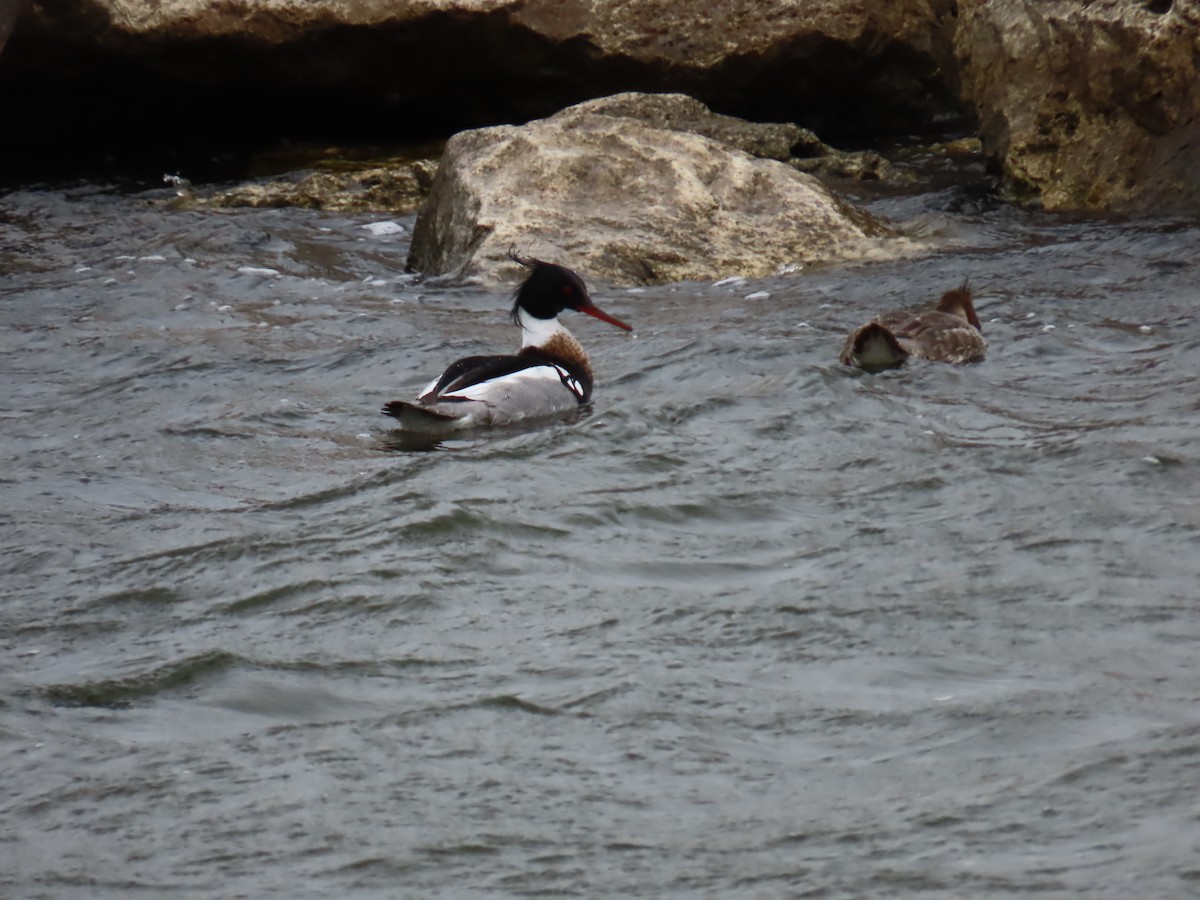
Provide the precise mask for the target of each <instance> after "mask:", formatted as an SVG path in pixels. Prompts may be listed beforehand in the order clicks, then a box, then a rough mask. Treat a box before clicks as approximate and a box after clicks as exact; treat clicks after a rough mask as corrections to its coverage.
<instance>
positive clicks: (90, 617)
mask: <svg viewBox="0 0 1200 900" xmlns="http://www.w3.org/2000/svg"><path fill="white" fill-rule="evenodd" d="M160 199H161V196H160V195H159V194H149V195H140V196H129V195H125V194H121V193H119V192H116V191H107V190H102V189H98V188H79V189H73V190H69V191H61V190H48V189H47V190H30V191H23V192H15V193H10V194H8V195H7V196H4V197H0V267H2V268H0V272H3V271H7V273H8V274H6V275H4V276H3V278H2V280H0V316H2V317H3V328H2V330H0V341H2V352H3V360H4V362H3V376H2V378H3V392H4V400H3V403H2V404H0V409H2V411H3V413H2V414H3V425H4V428H3V432H2V434H0V458H2V459H3V498H4V500H3V504H2V507H0V523H2V525H0V534H2V535H3V538H2V543H3V558H2V560H0V572H2V573H3V589H2V590H3V595H2V596H3V602H2V604H0V628H2V631H0V633H2V635H3V639H2V643H0V648H2V655H0V660H2V661H3V662H2V664H0V771H2V772H3V775H2V776H0V893H3V894H4V895H5V896H12V897H30V898H34V897H53V898H60V897H130V896H146V897H164V896H170V897H265V896H280V897H310V896H311V897H317V896H321V897H330V896H354V897H381V898H382V897H389V898H390V897H449V896H464V897H466V896H477V897H485V896H486V897H497V896H532V895H543V896H545V895H549V896H571V895H574V896H582V897H599V896H639V897H648V898H658V897H728V896H737V897H790V896H829V897H868V896H892V897H896V896H900V897H924V896H945V897H974V898H982V897H1026V896H1029V895H1031V894H1034V893H1040V894H1048V895H1051V896H1056V895H1062V896H1067V895H1069V896H1088V897H1114V898H1115V897H1120V898H1125V897H1130V896H1139V897H1180V896H1185V895H1195V892H1196V889H1197V884H1200V863H1198V862H1197V860H1198V859H1200V826H1198V823H1197V816H1196V805H1195V797H1194V794H1195V791H1194V788H1195V786H1196V785H1197V784H1198V783H1200V705H1198V700H1200V670H1198V668H1197V666H1196V660H1197V653H1198V651H1200V618H1198V613H1197V608H1196V607H1197V593H1198V592H1197V583H1198V581H1200V578H1198V576H1200V560H1198V558H1197V546H1198V544H1197V537H1198V536H1200V505H1198V503H1197V501H1198V499H1200V497H1198V495H1200V488H1198V484H1200V454H1198V452H1197V447H1198V446H1200V395H1198V392H1197V381H1196V376H1197V372H1198V369H1200V323H1198V320H1197V311H1198V309H1200V277H1198V271H1197V263H1196V252H1195V251H1196V247H1197V246H1198V240H1200V225H1198V224H1197V223H1194V222H1192V223H1189V222H1149V223H1145V222H1143V223H1111V222H1103V221H1067V220H1062V219H1052V218H1049V217H1045V216H1035V215H1027V214H1021V213H1016V212H1013V211H1011V210H1005V209H1003V208H999V209H986V208H985V209H979V208H977V207H975V206H974V205H973V204H971V203H964V202H962V198H961V197H959V196H958V195H957V194H955V193H954V192H953V191H949V192H946V193H945V194H934V195H926V196H923V197H917V198H896V199H893V200H880V201H878V202H877V203H876V210H877V211H879V212H881V213H883V214H885V215H891V216H893V217H896V218H898V219H901V220H904V221H906V222H908V223H909V227H910V228H913V229H916V230H917V231H918V232H920V233H922V234H924V235H925V236H926V237H928V238H929V239H930V240H931V241H933V242H935V243H936V244H937V246H938V247H939V248H940V249H937V250H934V251H931V252H930V253H929V254H927V255H924V256H921V257H919V258H916V259H912V260H906V261H900V262H894V263H887V264H877V265H870V266H850V267H844V268H827V269H817V270H814V271H811V272H807V273H804V274H801V275H798V276H792V277H789V278H779V279H764V280H756V281H752V282H741V281H733V282H728V283H723V284H717V285H712V284H681V285H673V286H666V287H658V288H648V289H645V290H641V291H626V290H618V289H606V288H604V287H603V286H601V285H595V286H594V291H593V293H594V295H595V297H596V299H597V301H598V302H599V303H600V304H601V305H602V306H604V307H605V308H606V309H608V310H610V311H611V312H612V313H613V314H615V315H618V316H620V317H621V318H623V319H625V320H627V321H629V322H631V323H633V324H634V325H635V326H636V328H637V333H636V336H634V337H628V336H626V335H624V334H622V333H619V332H617V331H616V330H615V329H609V328H606V327H605V326H603V325H602V324H600V323H596V322H593V321H591V320H589V319H586V318H584V317H576V318H575V319H573V320H572V321H571V322H570V323H569V324H570V325H571V326H572V327H573V328H574V330H575V333H576V334H577V335H579V336H580V337H581V338H582V339H583V341H584V343H585V344H586V345H587V346H588V347H589V349H590V351H591V354H592V358H593V364H594V366H595V368H596V371H597V390H596V397H595V404H594V408H593V409H591V410H590V411H588V412H586V413H585V414H583V415H581V416H579V417H577V418H575V419H574V420H569V421H563V422H555V423H550V424H548V425H547V426H546V427H542V428H535V429H528V430H521V431H513V432H500V433H495V434H493V435H490V436H487V437H482V438H472V439H469V440H462V441H457V442H452V443H450V444H448V445H446V446H444V447H443V448H441V449H439V450H437V451H434V452H420V453H411V452H389V451H388V450H386V449H385V448H384V446H383V445H382V444H381V442H380V438H381V436H382V435H383V431H384V429H385V428H386V424H387V422H388V421H389V420H386V419H384V418H383V417H381V416H379V415H378V412H377V410H378V407H379V405H380V403H381V402H382V401H384V400H388V399H393V398H395V397H405V396H409V395H411V394H412V393H413V392H415V391H416V390H417V389H418V388H419V387H420V386H421V385H423V384H424V383H425V382H426V381H427V380H428V379H429V378H430V377H431V376H432V375H433V374H435V373H436V372H438V371H440V369H441V368H442V367H443V366H444V365H445V364H446V363H447V362H449V361H450V360H452V359H454V358H456V357H458V356H461V355H465V354H467V353H472V352H480V351H487V350H494V349H504V348H507V347H510V346H513V345H514V344H515V341H516V338H517V336H516V334H515V331H514V329H513V328H512V326H511V325H510V324H508V322H507V318H506V315H505V312H506V309H507V305H508V302H509V301H508V299H507V296H506V295H505V293H504V292H503V291H494V290H484V289H480V288H476V287H471V286H453V285H441V286H439V285H436V284H431V283H425V284H419V283H415V282H414V280H413V279H412V278H411V277H410V276H408V275H406V274H405V273H404V271H403V265H404V258H405V255H406V249H407V247H406V235H405V234H400V235H386V234H385V235H376V234H375V233H373V232H372V231H371V230H368V229H365V228H364V227H363V226H364V225H366V224H369V223H370V222H371V221H373V220H375V219H379V218H382V217H379V216H375V217H358V218H346V217H339V216H337V215H330V214H322V213H313V212H302V211H296V210H259V211H252V210H248V211H239V212H213V211H208V212H196V211H192V212H184V211H172V210H168V209H166V208H165V207H164V206H163V205H162V204H161V202H159V200H160ZM152 201H153V202H152ZM403 224H406V225H408V226H411V224H412V223H411V220H403ZM583 274H584V275H585V277H586V274H587V273H583ZM964 276H969V277H970V278H971V279H972V281H973V282H974V285H975V288H976V292H977V296H978V298H979V303H978V305H979V310H980V314H981V317H982V318H983V320H984V327H985V332H986V334H987V336H988V338H989V341H990V342H991V343H990V350H989V354H988V358H987V360H986V361H985V362H984V363H982V364H980V365H977V366H971V367H965V368H952V367H947V366H939V365H930V364H926V365H914V366H911V367H909V368H906V369H904V370H901V371H898V372H893V373H888V374H884V375H879V376H864V375H861V374H859V373H855V372H852V371H849V370H847V369H845V368H843V367H841V366H839V365H838V364H837V362H836V359H837V352H838V349H839V347H840V344H841V340H842V337H843V335H844V334H845V332H846V331H847V330H848V329H849V328H850V327H851V326H853V325H855V324H858V323H859V322H860V321H862V320H863V319H865V318H867V317H868V316H869V315H871V314H873V313H874V312H876V311H878V310H879V309H882V308H887V307H892V306H897V305H904V304H908V303H912V302H917V301H921V300H924V299H927V298H932V297H934V296H936V295H937V294H939V293H940V292H941V291H942V290H944V289H946V288H947V287H950V286H953V285H955V284H957V283H958V282H960V281H961V280H962V279H963V277H964ZM764 294H765V295H766V296H764Z"/></svg>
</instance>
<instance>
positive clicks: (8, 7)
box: [0, 0, 29, 53]
mask: <svg viewBox="0 0 1200 900" xmlns="http://www.w3.org/2000/svg"><path fill="white" fill-rule="evenodd" d="M28 5H29V0H0V53H2V52H3V51H4V44H5V42H6V41H7V40H8V36H9V35H10V34H11V33H12V30H13V26H14V25H16V24H17V17H18V16H19V15H21V13H22V12H24V10H25V7H27V6H28Z"/></svg>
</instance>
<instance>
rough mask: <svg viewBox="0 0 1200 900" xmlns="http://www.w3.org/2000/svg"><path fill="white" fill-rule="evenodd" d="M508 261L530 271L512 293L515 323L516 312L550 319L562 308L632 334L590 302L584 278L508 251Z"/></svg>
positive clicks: (623, 325) (628, 328) (563, 268)
mask: <svg viewBox="0 0 1200 900" xmlns="http://www.w3.org/2000/svg"><path fill="white" fill-rule="evenodd" d="M508 255H509V258H510V259H512V261H513V262H515V263H519V264H520V265H522V266H524V267H525V268H527V269H529V270H530V272H529V275H528V276H527V277H526V278H525V280H524V281H523V282H522V283H521V286H520V287H518V288H517V290H516V292H515V293H514V294H513V298H514V299H513V310H512V317H513V321H514V322H518V324H519V320H518V318H517V313H518V312H519V311H520V310H522V309H523V310H525V312H527V313H528V314H529V315H531V316H533V317H534V318H537V319H553V318H556V317H557V316H558V314H559V313H560V312H562V311H563V310H564V309H573V310H576V311H577V312H581V313H587V314H588V315H589V316H594V317H595V318H597V319H600V320H601V321H602V322H608V323H609V324H610V325H616V326H617V327H618V328H624V329H625V330H626V331H632V330H633V328H632V326H629V325H626V324H625V323H624V322H622V321H621V320H620V319H617V318H614V317H613V316H610V315H609V314H608V313H606V312H604V311H603V310H602V309H600V307H598V306H596V304H594V303H593V302H592V298H591V296H590V295H589V294H588V289H587V285H585V284H584V283H583V279H582V278H580V277H579V276H578V275H576V274H575V273H574V272H572V271H571V270H570V269H568V268H567V267H566V266H559V265H555V264H554V263H548V262H543V261H542V260H540V259H533V258H531V257H527V256H518V255H517V254H516V253H512V252H510V253H509V254H508Z"/></svg>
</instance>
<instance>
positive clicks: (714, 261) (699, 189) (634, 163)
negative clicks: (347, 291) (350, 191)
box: [409, 95, 902, 284]
mask: <svg viewBox="0 0 1200 900" xmlns="http://www.w3.org/2000/svg"><path fill="white" fill-rule="evenodd" d="M672 123H674V124H679V125H681V126H682V127H683V129H684V130H673V128H672V127H671V125H672ZM698 131H711V132H725V133H727V134H731V135H734V138H733V139H734V140H736V141H738V142H741V143H746V142H749V143H751V144H759V143H762V142H768V143H769V142H770V141H771V140H772V137H771V135H772V134H774V135H775V137H776V138H778V136H779V135H778V132H775V131H774V130H773V126H766V129H765V130H764V132H763V133H762V134H761V136H760V137H759V138H757V139H756V138H755V137H754V136H753V129H752V128H751V127H749V126H748V125H746V123H743V127H740V128H739V127H736V126H734V125H733V123H731V122H729V121H726V120H723V118H722V117H714V116H712V114H711V113H708V111H707V110H704V108H703V107H702V106H701V105H700V104H698V103H696V101H694V100H692V99H691V98H688V97H683V96H679V95H673V96H667V97H663V96H649V97H647V96H642V95H624V96H620V97H615V98H606V99H604V100H600V101H595V102H591V103H584V104H580V105H578V106H575V107H571V108H569V109H566V110H564V111H562V112H561V113H558V114H557V115H554V116H552V117H550V118H548V119H542V120H537V121H534V122H530V123H529V124H527V125H524V126H521V127H513V126H499V127H493V128H483V129H477V130H473V131H466V132H462V133H460V134H458V135H455V136H454V137H453V138H452V139H451V140H450V142H449V144H448V145H447V147H446V152H445V154H444V156H443V157H442V161H441V164H440V166H439V168H438V172H437V174H436V175H435V176H434V180H433V187H432V190H431V193H430V197H429V200H428V201H427V202H426V205H425V206H424V207H423V208H422V211H421V213H420V215H419V216H418V219H417V224H416V227H415V229H414V232H413V244H412V251H411V255H410V258H409V262H410V265H411V266H412V267H413V268H415V269H417V270H418V271H421V272H425V273H427V274H447V273H450V274H455V275H461V276H478V277H483V278H485V279H493V278H497V277H500V276H501V274H502V273H503V270H504V268H505V267H506V266H511V263H509V262H508V260H507V255H508V251H509V250H510V249H513V248H515V249H517V250H519V251H520V252H522V253H524V254H528V255H533V256H539V257H543V258H546V259H549V260H553V261H555V262H559V263H563V264H565V265H568V266H571V267H573V268H578V269H580V270H581V271H585V272H587V273H588V274H589V276H595V277H599V278H601V279H604V280H606V281H609V282H612V283H615V284H645V283H654V282H666V281H680V280H685V279H712V278H719V277H723V276H726V275H733V274H737V275H745V276H760V275H768V274H772V273H774V272H777V271H779V270H780V269H781V268H785V267H792V266H797V265H807V264H811V263H815V262H822V261H829V260H841V259H852V258H861V257H864V256H868V255H876V254H879V255H882V253H883V252H884V251H883V249H882V245H883V244H884V243H889V245H890V246H891V247H892V248H895V247H898V246H899V245H900V244H902V242H900V241H899V239H892V240H891V241H890V242H886V241H885V240H884V238H885V235H887V234H888V232H887V230H886V229H885V228H884V227H883V226H881V225H879V224H878V223H877V222H875V221H873V220H872V219H871V217H870V216H868V215H867V214H866V213H864V212H862V211H861V210H856V209H854V208H853V207H851V206H850V205H849V204H846V203H844V202H842V201H840V200H838V199H837V198H836V197H834V196H833V195H832V194H831V193H830V192H829V191H828V190H826V189H825V188H824V187H823V186H822V185H821V183H820V182H818V181H817V180H816V179H815V178H813V177H812V176H809V175H806V174H804V173H801V172H798V171H796V170H795V169H794V168H792V167H790V166H788V165H786V164H784V163H781V162H777V161H775V160H772V159H761V158H757V157H755V156H751V155H750V154H748V153H745V152H743V151H742V150H739V149H737V148H736V147H734V146H731V145H730V144H728V143H723V142H721V141H719V140H715V139H714V138H712V137H706V136H704V135H703V134H701V133H697V132H698Z"/></svg>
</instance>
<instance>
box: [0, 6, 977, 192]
mask: <svg viewBox="0 0 1200 900" xmlns="http://www.w3.org/2000/svg"><path fill="white" fill-rule="evenodd" d="M953 7H954V0H895V2H887V3H880V2H877V0H721V2H719V3H714V2H711V0H671V2H666V0H39V2H38V3H37V4H35V5H34V8H33V9H32V10H31V11H30V13H29V14H28V15H27V16H26V17H25V19H24V20H23V21H22V23H21V25H20V26H19V27H18V29H17V32H16V34H14V36H13V38H12V40H11V41H10V42H9V47H8V49H7V51H6V54H5V56H6V59H5V65H4V66H0V96H3V97H5V102H6V112H7V113H9V114H10V115H11V114H12V113H13V112H14V110H15V111H16V112H18V113H20V114H22V115H25V116H28V117H30V121H28V122H27V123H26V125H27V127H25V128H24V129H23V131H24V132H25V133H27V134H28V135H30V140H31V141H32V140H35V139H36V140H37V141H38V142H40V143H41V145H43V146H44V145H45V144H47V143H48V144H51V145H53V144H54V143H55V142H61V143H62V144H63V152H64V154H66V155H68V156H72V157H73V158H75V159H78V157H79V155H80V153H81V152H82V151H83V150H85V149H87V148H92V147H95V148H97V151H96V152H97V153H105V154H108V155H114V156H119V155H120V154H131V153H135V152H140V153H142V154H143V155H145V156H149V157H151V158H154V157H161V156H163V155H164V154H163V152H162V151H163V145H166V149H167V150H168V151H169V153H170V155H171V156H172V158H173V160H179V163H177V164H176V163H174V162H173V167H180V168H182V167H186V165H187V163H188V162H190V161H191V158H198V159H201V160H203V159H205V158H212V157H214V156H217V155H219V154H221V153H226V152H229V151H231V150H232V149H236V148H237V144H238V142H239V141H243V142H244V141H248V140H254V141H257V143H259V144H261V143H263V142H264V140H270V139H271V138H278V137H280V136H286V137H289V138H293V139H294V138H307V137H311V138H312V139H313V140H316V141H324V140H328V139H330V138H332V139H335V140H341V141H345V140H349V139H352V138H353V136H354V135H355V134H360V135H364V136H365V137H368V138H371V139H375V140H382V139H385V138H388V139H391V138H400V139H410V138H425V137H437V136H444V135H446V134H450V133H453V132H454V131H457V130H460V129H462V128H468V127H477V126H480V125H490V124H497V123H502V122H520V121H527V120H529V119H531V118H536V117H539V116H546V115H550V114H552V113H554V112H555V111H557V110H559V109H562V108H564V107H565V106H567V105H570V104H572V103H577V102H579V101H582V100H586V99H590V98H594V97H598V96H605V95H608V94H613V93H617V92H619V91H626V90H642V91H655V92H667V91H680V92H685V93H688V94H690V95H692V96H696V97H699V98H700V99H702V100H704V101H705V102H707V103H709V104H710V105H713V106H714V108H719V109H722V110H724V111H725V112H729V113H733V114H737V115H742V116H746V117H748V118H760V119H771V120H787V121H799V122H801V123H802V124H807V125H809V126H811V127H815V128H816V129H817V131H818V132H819V133H821V134H822V135H823V136H826V137H827V138H828V139H830V140H833V141H834V142H838V139H839V138H841V137H843V136H845V135H847V134H854V135H858V136H861V135H864V134H865V135H873V134H880V133H884V132H887V131H888V130H891V129H897V128H899V129H904V130H909V129H911V128H913V127H916V126H919V125H921V124H928V123H930V122H931V121H933V120H935V119H937V118H938V117H941V116H945V115H947V114H951V113H953V111H954V110H956V109H957V108H958V106H957V98H956V95H955V92H954V90H953V88H952V86H951V85H950V84H949V83H948V81H947V79H948V77H949V78H951V79H952V71H953V67H954V55H953V46H952V41H951V36H950V34H949V33H948V32H947V30H946V29H945V28H944V26H943V22H944V21H945V20H951V21H952V16H951V15H950V13H951V12H952V10H953ZM80 133H84V134H88V135H89V140H88V141H86V142H80V141H79V140H78V135H79V134H80ZM117 142H123V143H122V144H121V145H120V146H119V147H117V146H113V145H115V144H116V143H117ZM67 145H69V147H68V146H67ZM41 152H42V151H41V150H40V149H39V148H38V147H33V146H32V145H31V153H32V154H35V155H36V154H39V153H41ZM185 155H186V156H187V157H189V159H183V157H184V156H185ZM183 174H185V175H189V174H192V173H191V172H187V171H185V172H184V173H183Z"/></svg>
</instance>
